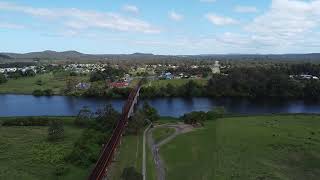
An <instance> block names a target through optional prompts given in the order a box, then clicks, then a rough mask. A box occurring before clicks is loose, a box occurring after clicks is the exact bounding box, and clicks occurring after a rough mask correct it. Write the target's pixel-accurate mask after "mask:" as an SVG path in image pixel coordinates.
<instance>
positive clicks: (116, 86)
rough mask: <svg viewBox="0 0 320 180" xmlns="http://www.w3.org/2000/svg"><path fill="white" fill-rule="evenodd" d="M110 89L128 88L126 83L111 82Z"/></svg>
mask: <svg viewBox="0 0 320 180" xmlns="http://www.w3.org/2000/svg"><path fill="white" fill-rule="evenodd" d="M109 86H110V87H111V88H125V87H128V86H129V83H128V82H112V83H110V84H109Z"/></svg>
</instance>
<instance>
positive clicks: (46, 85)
mask: <svg viewBox="0 0 320 180" xmlns="http://www.w3.org/2000/svg"><path fill="white" fill-rule="evenodd" d="M77 78H78V80H79V81H86V80H87V79H88V77H86V76H83V77H77ZM38 80H41V81H42V82H43V85H41V86H40V85H37V84H36V82H37V81H38ZM65 87H66V78H65V77H59V76H55V75H54V74H53V73H46V74H38V75H36V76H34V77H22V78H18V79H9V81H8V82H6V83H4V84H0V93H2V94H4V93H10V94H32V92H33V91H34V90H46V89H51V90H53V92H54V94H62V91H63V90H64V89H65Z"/></svg>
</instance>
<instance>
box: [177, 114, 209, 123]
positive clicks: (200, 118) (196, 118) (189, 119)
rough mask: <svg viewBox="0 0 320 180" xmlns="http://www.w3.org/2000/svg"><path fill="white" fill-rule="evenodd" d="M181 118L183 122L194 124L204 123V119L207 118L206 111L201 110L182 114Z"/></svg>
mask: <svg viewBox="0 0 320 180" xmlns="http://www.w3.org/2000/svg"><path fill="white" fill-rule="evenodd" d="M181 119H182V120H183V121H184V123H185V124H191V125H193V126H195V125H201V126H203V125H204V121H206V120H207V119H208V116H207V113H205V112H203V111H195V112H191V113H187V114H184V115H183V116H182V117H181Z"/></svg>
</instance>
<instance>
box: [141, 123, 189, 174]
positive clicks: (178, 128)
mask: <svg viewBox="0 0 320 180" xmlns="http://www.w3.org/2000/svg"><path fill="white" fill-rule="evenodd" d="M160 127H165V128H173V129H175V132H174V133H173V134H172V135H170V136H169V137H167V138H166V139H164V140H162V141H161V142H159V143H158V144H155V142H154V139H153V138H152V132H153V131H154V130H155V129H157V128H160ZM189 131H192V126H190V125H186V124H183V123H181V124H180V123H179V124H164V125H160V126H156V127H154V128H152V129H149V130H148V132H147V142H148V146H149V148H150V149H151V153H152V156H153V160H154V163H155V165H156V174H157V179H158V180H165V177H166V172H165V164H164V162H163V160H162V159H161V157H160V153H159V149H160V147H161V146H163V145H164V144H167V143H168V142H170V141H171V140H172V139H174V138H175V137H176V136H178V135H179V134H181V133H186V132H189Z"/></svg>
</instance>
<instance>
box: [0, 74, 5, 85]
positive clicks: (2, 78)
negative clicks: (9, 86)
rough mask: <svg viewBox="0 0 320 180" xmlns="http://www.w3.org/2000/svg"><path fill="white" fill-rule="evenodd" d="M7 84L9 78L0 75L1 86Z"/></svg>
mask: <svg viewBox="0 0 320 180" xmlns="http://www.w3.org/2000/svg"><path fill="white" fill-rule="evenodd" d="M5 82H7V78H6V77H5V76H4V75H3V74H0V84H2V83H5Z"/></svg>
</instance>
